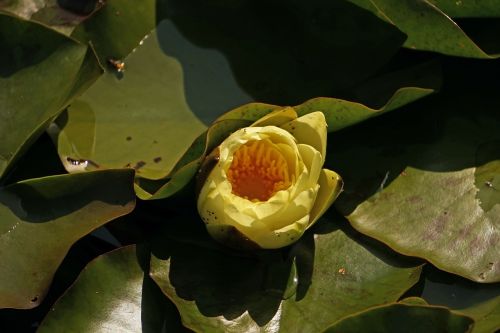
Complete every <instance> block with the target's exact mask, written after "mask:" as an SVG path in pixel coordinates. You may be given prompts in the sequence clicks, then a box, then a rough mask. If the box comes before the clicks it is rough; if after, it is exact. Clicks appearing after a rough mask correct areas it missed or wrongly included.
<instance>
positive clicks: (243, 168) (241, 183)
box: [227, 140, 292, 201]
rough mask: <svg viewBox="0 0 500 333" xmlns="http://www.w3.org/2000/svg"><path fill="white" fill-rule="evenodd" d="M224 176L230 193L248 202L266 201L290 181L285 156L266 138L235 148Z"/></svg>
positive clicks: (285, 187)
mask: <svg viewBox="0 0 500 333" xmlns="http://www.w3.org/2000/svg"><path fill="white" fill-rule="evenodd" d="M227 175H228V179H229V181H230V182H231V185H232V189H233V193H234V194H236V195H237V196H240V197H242V198H245V199H248V200H251V201H267V200H268V199H269V198H270V197H272V196H273V195H274V194H275V193H276V192H278V191H281V190H284V189H287V188H288V187H289V186H290V185H291V184H292V181H291V177H290V175H289V168H288V163H287V160H286V158H285V157H284V156H283V154H282V153H281V151H280V150H279V149H278V148H277V147H276V146H275V145H274V144H273V143H272V142H270V141H269V140H258V141H249V142H247V143H245V144H244V145H242V146H241V147H240V148H238V150H236V152H235V153H234V155H233V161H232V162H231V166H230V167H229V169H228V171H227Z"/></svg>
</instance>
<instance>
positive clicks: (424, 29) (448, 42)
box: [349, 0, 500, 59]
mask: <svg viewBox="0 0 500 333" xmlns="http://www.w3.org/2000/svg"><path fill="white" fill-rule="evenodd" d="M349 1H350V2H352V3H355V4H357V5H358V6H360V7H362V8H365V9H367V10H370V11H372V12H373V13H374V14H375V15H377V16H378V17H379V18H381V19H382V20H384V21H386V22H389V23H391V24H394V25H395V26H396V27H398V29H400V30H401V31H403V32H404V33H405V34H407V35H408V39H407V40H406V41H405V43H404V46H405V47H407V48H410V49H416V50H424V51H434V52H439V53H442V54H446V55H452V56H460V57H470V58H479V59H492V58H498V57H499V56H500V55H499V54H487V53H486V52H485V51H483V50H482V49H481V48H480V47H479V46H478V45H476V44H475V43H474V42H473V41H472V40H471V39H470V38H469V37H468V36H467V35H466V34H465V33H464V31H463V30H462V29H460V27H459V26H458V25H457V24H456V23H455V22H454V21H453V20H452V19H451V18H450V17H449V16H447V15H446V14H445V13H443V12H442V11H441V10H440V9H439V8H438V7H436V6H434V5H433V4H431V3H430V2H428V1H426V0H423V1H414V0H349ZM457 2H462V1H457ZM465 2H467V1H465ZM497 7H498V6H497ZM498 51H499V50H497V52H498Z"/></svg>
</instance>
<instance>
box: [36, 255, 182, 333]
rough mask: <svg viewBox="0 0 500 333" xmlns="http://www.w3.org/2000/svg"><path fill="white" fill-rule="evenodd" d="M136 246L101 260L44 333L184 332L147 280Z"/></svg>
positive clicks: (47, 320) (61, 304)
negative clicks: (166, 328)
mask: <svg viewBox="0 0 500 333" xmlns="http://www.w3.org/2000/svg"><path fill="white" fill-rule="evenodd" d="M140 256H141V254H140V251H138V250H136V246H135V245H131V246H127V247H122V248H119V249H117V250H114V251H112V252H109V253H106V254H104V255H102V256H100V257H97V258H96V259H94V261H92V262H91V263H89V264H88V265H87V267H86V268H85V269H84V270H83V271H82V273H81V274H80V276H79V277H78V279H77V280H76V282H75V283H74V285H73V286H71V287H70V288H69V289H68V291H67V292H66V293H65V294H64V295H63V296H62V297H61V298H60V299H59V300H58V301H57V302H56V303H55V304H54V307H53V308H52V309H51V311H50V312H49V314H48V315H47V316H46V317H45V319H44V320H43V322H42V324H41V325H40V327H39V329H38V332H68V331H71V332H89V333H94V332H110V331H113V332H141V331H142V332H160V331H162V329H164V328H165V327H168V329H169V330H175V331H176V332H177V331H182V326H181V325H180V321H179V320H178V316H179V315H178V313H177V310H176V309H175V307H174V306H173V305H172V304H171V303H170V302H169V301H168V299H167V298H166V297H165V296H164V295H163V294H162V293H161V291H160V290H159V289H158V287H157V286H156V285H155V283H154V282H152V281H151V279H150V278H149V277H148V276H147V275H146V276H145V275H144V272H143V269H142V267H141V263H140V262H139V260H140V259H139V258H138V257H140Z"/></svg>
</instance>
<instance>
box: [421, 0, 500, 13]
mask: <svg viewBox="0 0 500 333" xmlns="http://www.w3.org/2000/svg"><path fill="white" fill-rule="evenodd" d="M428 1H429V3H432V4H434V5H435V6H436V7H439V9H441V10H442V11H443V12H445V13H446V15H449V16H451V17H500V6H498V1H496V0H481V1H467V0H428Z"/></svg>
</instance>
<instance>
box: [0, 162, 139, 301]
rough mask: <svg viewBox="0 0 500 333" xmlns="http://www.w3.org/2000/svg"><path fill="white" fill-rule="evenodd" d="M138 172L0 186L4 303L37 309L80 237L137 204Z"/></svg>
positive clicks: (0, 288) (0, 269)
mask: <svg viewBox="0 0 500 333" xmlns="http://www.w3.org/2000/svg"><path fill="white" fill-rule="evenodd" d="M132 182H133V172H132V171H130V170H120V171H117V170H108V171H97V172H91V173H85V174H76V175H62V176H51V177H45V178H38V179H31V180H27V181H22V182H19V183H16V184H13V185H9V186H7V187H5V188H3V189H1V190H0V202H1V205H0V216H1V219H0V220H1V222H0V253H2V256H1V258H2V264H1V265H0V307H1V308H4V307H11V308H21V309H27V308H33V307H35V306H37V305H38V304H39V303H40V302H41V300H42V299H43V298H44V296H45V293H46V292H47V289H48V287H49V285H50V283H51V280H52V277H53V275H54V273H55V271H56V269H57V267H58V266H59V264H60V263H61V261H62V260H63V258H64V256H65V255H66V253H67V252H68V250H69V248H70V247H71V245H72V244H73V243H74V242H76V241H77V240H78V239H79V238H81V237H83V236H84V235H86V234H88V233H90V232H92V231H93V230H94V229H96V228H98V227H100V226H101V225H103V224H105V223H106V222H109V221H111V220H113V219H115V218H117V217H119V216H122V215H125V214H127V213H129V212H130V211H131V210H132V209H133V208H134V205H135V195H134V192H133V189H132Z"/></svg>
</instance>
